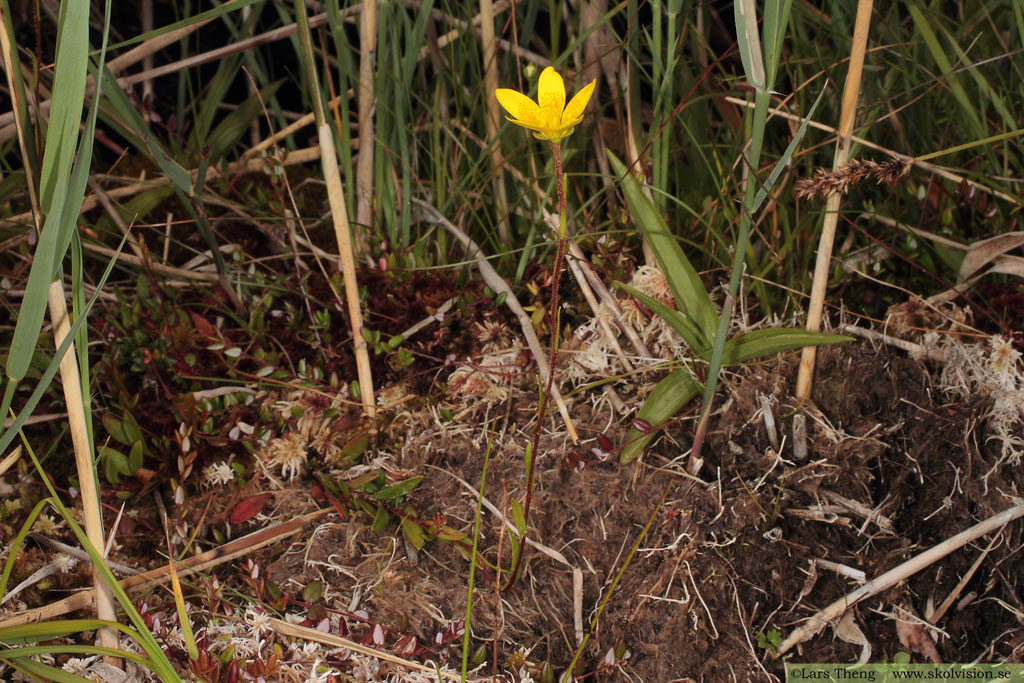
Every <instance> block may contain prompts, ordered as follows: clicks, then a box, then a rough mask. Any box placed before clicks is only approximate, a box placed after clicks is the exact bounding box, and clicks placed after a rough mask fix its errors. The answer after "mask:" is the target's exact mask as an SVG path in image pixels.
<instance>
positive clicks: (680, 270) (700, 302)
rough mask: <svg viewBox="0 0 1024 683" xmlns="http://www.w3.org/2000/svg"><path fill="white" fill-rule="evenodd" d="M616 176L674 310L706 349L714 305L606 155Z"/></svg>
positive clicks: (636, 187)
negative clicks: (658, 266)
mask: <svg viewBox="0 0 1024 683" xmlns="http://www.w3.org/2000/svg"><path fill="white" fill-rule="evenodd" d="M608 159H609V161H610V162H611V164H612V168H613V170H614V171H615V175H616V176H618V177H619V178H620V179H621V180H620V183H621V185H622V191H623V194H624V195H625V196H626V203H627V204H628V206H629V211H630V213H631V214H632V216H633V220H634V221H636V225H637V227H638V228H639V229H640V230H641V232H643V234H644V237H646V238H647V240H648V241H649V242H650V244H651V247H652V248H653V249H654V254H655V256H657V258H658V263H660V264H661V268H662V271H664V274H665V279H666V280H667V281H668V284H669V287H670V288H671V289H672V293H673V295H674V296H675V299H676V307H677V308H678V309H679V310H680V311H681V312H683V313H685V314H686V315H687V316H688V317H689V318H691V319H692V320H693V321H694V324H695V325H696V327H697V329H698V331H699V332H700V336H701V342H702V343H701V344H700V346H708V345H710V343H711V340H712V339H713V338H714V331H715V327H716V325H717V323H718V315H717V313H716V312H715V305H714V303H712V301H711V297H710V296H708V293H707V290H705V289H704V283H703V282H702V281H701V279H700V275H699V274H698V273H697V271H696V270H695V269H694V267H693V265H692V264H691V263H690V261H689V259H687V258H686V255H685V254H684V253H683V250H682V248H681V247H680V246H679V242H677V241H676V238H675V237H673V236H672V234H671V232H669V229H668V225H666V224H665V220H664V219H663V218H662V217H661V214H659V213H658V210H657V209H656V208H655V206H654V204H652V203H651V200H649V199H648V198H647V197H646V196H644V193H643V191H642V190H641V189H640V183H638V182H637V181H636V179H635V178H633V176H632V175H631V174H629V173H627V172H626V167H625V165H624V164H623V163H622V162H621V161H619V158H618V157H616V156H615V155H614V154H613V153H611V152H608Z"/></svg>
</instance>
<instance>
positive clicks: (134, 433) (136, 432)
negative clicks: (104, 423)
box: [121, 411, 143, 444]
mask: <svg viewBox="0 0 1024 683" xmlns="http://www.w3.org/2000/svg"><path fill="white" fill-rule="evenodd" d="M121 424H122V425H124V435H125V437H126V438H127V439H128V440H127V441H123V442H122V443H125V444H134V443H135V442H136V441H142V440H143V437H142V429H141V428H140V427H139V423H138V422H136V421H135V418H134V417H132V414H131V413H129V412H128V411H125V413H124V415H122V416H121Z"/></svg>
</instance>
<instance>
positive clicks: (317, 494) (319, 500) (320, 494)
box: [309, 482, 327, 505]
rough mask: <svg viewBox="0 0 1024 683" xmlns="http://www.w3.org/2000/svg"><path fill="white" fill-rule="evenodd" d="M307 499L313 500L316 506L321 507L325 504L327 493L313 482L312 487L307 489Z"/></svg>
mask: <svg viewBox="0 0 1024 683" xmlns="http://www.w3.org/2000/svg"><path fill="white" fill-rule="evenodd" d="M309 497H310V498H312V499H313V502H315V503H316V504H317V505H323V504H324V503H326V502H327V493H326V492H325V491H324V487H323V486H321V485H320V484H319V483H317V482H313V485H312V486H311V487H310V489H309Z"/></svg>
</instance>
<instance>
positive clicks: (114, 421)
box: [103, 413, 131, 446]
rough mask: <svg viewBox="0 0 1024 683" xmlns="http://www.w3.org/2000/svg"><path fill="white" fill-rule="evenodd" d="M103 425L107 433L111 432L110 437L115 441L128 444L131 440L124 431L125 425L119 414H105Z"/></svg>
mask: <svg viewBox="0 0 1024 683" xmlns="http://www.w3.org/2000/svg"><path fill="white" fill-rule="evenodd" d="M103 427H104V428H105V429H106V430H107V434H110V438H112V439H113V440H114V441H116V442H118V443H120V444H124V445H125V446H128V445H130V444H131V441H129V440H128V435H127V434H125V432H124V425H123V423H122V421H121V420H119V419H118V418H117V416H115V415H113V414H111V413H104V414H103Z"/></svg>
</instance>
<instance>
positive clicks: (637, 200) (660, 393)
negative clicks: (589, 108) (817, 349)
mask: <svg viewBox="0 0 1024 683" xmlns="http://www.w3.org/2000/svg"><path fill="white" fill-rule="evenodd" d="M608 159H609V160H610V161H611V164H612V168H613V169H614V171H615V173H616V175H618V176H620V177H621V181H620V182H621V187H622V191H623V193H624V194H625V196H626V203H627V204H628V206H629V210H630V213H631V214H632V216H633V220H634V221H635V222H636V224H637V226H638V227H639V228H640V230H641V231H642V232H643V233H644V236H645V237H646V238H647V239H648V241H649V242H650V244H651V247H652V248H653V250H654V254H655V256H656V257H657V259H658V263H659V264H660V265H661V269H662V271H663V272H664V273H665V279H666V281H667V282H668V285H669V288H670V289H671V290H672V295H673V297H674V299H675V304H676V307H675V308H671V307H670V306H667V305H665V304H663V303H661V302H660V301H658V300H656V299H653V298H651V297H649V296H647V295H645V294H643V293H641V292H638V291H636V290H635V289H633V288H632V287H629V286H627V285H624V284H622V283H621V282H617V283H615V286H616V287H618V288H620V289H623V290H625V291H626V292H628V293H629V294H631V295H632V296H634V297H636V298H637V299H639V300H640V302H641V303H642V304H643V305H644V306H646V307H647V308H649V309H651V311H653V312H654V313H655V314H656V315H658V316H660V317H661V318H663V319H664V320H665V322H666V323H668V324H669V326H671V327H672V329H673V330H675V331H676V332H677V333H678V334H679V336H680V337H682V338H683V340H684V341H685V342H686V344H687V346H689V347H690V349H691V350H692V351H693V354H694V356H695V358H696V360H699V361H708V360H709V359H710V358H711V355H712V346H713V345H714V342H715V339H716V336H717V335H718V332H719V331H720V330H719V322H718V316H717V313H716V311H715V304H714V303H713V302H712V301H711V296H710V295H709V294H708V292H707V290H705V289H704V284H703V282H702V281H701V279H700V275H699V274H698V273H697V270H696V269H695V268H694V267H693V265H692V264H691V263H690V261H689V259H687V258H686V255H685V254H684V253H683V250H682V248H681V247H680V246H679V243H678V242H677V241H676V238H675V237H673V236H672V235H671V233H670V232H669V229H668V226H667V225H666V224H665V220H664V219H663V218H662V217H661V214H660V213H658V210H657V209H656V208H655V207H654V203H653V202H652V201H651V200H650V199H648V198H647V196H646V195H645V194H644V192H643V190H642V188H641V186H640V183H639V182H638V181H637V180H636V179H635V178H634V177H633V176H632V174H630V173H628V172H627V170H626V166H625V165H624V164H623V163H622V162H621V161H620V160H619V159H618V157H616V156H615V155H614V154H612V153H611V152H609V153H608ZM722 315H727V311H725V310H723V312H722ZM851 339H852V338H851V337H843V336H840V335H834V334H821V333H810V332H805V331H803V330H793V329H765V330H755V331H753V332H747V333H742V334H739V335H737V336H735V337H733V338H732V339H729V340H728V341H726V342H725V343H724V345H723V346H722V352H721V363H722V364H723V365H732V364H737V363H743V362H746V361H749V360H753V359H754V358H760V357H763V356H768V355H771V354H774V353H780V352H782V351H790V350H793V349H799V348H802V347H804V346H810V345H821V344H836V343H838V342H843V341H849V340H851ZM703 390H704V388H703V387H702V386H701V384H700V382H699V381H698V380H697V379H696V377H695V371H694V369H692V368H691V367H690V366H688V365H685V364H684V365H683V366H682V367H678V368H676V369H674V370H673V371H672V372H671V373H669V375H668V376H667V377H665V378H664V379H663V380H661V382H659V383H658V385H657V386H656V387H655V388H654V390H653V391H652V392H651V395H650V396H649V397H648V398H647V401H646V402H645V403H644V405H643V406H642V407H641V408H640V410H639V411H638V412H637V418H638V419H639V420H640V422H639V424H640V425H642V426H644V427H645V428H644V429H643V431H641V429H639V428H638V427H637V426H636V425H637V421H634V426H633V427H631V429H630V432H629V436H628V437H627V444H626V446H624V447H623V449H622V452H621V454H620V456H619V459H620V461H621V462H622V463H629V462H632V461H633V460H635V459H636V458H637V457H638V456H639V455H640V453H641V452H642V451H643V449H644V447H645V446H646V445H647V443H648V442H649V441H650V440H651V439H652V438H653V437H654V434H655V433H656V429H657V428H658V427H660V426H662V425H664V424H665V423H666V422H667V421H668V420H670V419H671V418H672V417H673V416H674V415H675V414H676V413H678V412H679V411H680V410H681V409H682V407H683V406H684V405H686V404H687V403H689V402H690V401H692V400H693V399H694V398H696V397H697V396H698V395H700V393H701V392H702V391H703ZM647 425H650V427H651V428H650V429H646V426H647Z"/></svg>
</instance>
